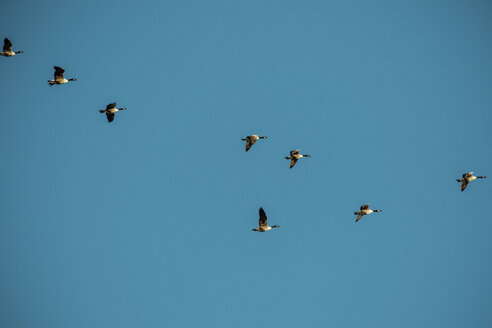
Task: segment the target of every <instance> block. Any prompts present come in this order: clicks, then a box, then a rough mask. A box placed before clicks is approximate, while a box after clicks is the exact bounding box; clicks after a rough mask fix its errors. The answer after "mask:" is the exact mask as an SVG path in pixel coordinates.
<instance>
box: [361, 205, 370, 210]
mask: <svg viewBox="0 0 492 328" xmlns="http://www.w3.org/2000/svg"><path fill="white" fill-rule="evenodd" d="M367 209H369V203H367V204H366V205H362V206H361V207H360V210H361V211H362V210H367Z"/></svg>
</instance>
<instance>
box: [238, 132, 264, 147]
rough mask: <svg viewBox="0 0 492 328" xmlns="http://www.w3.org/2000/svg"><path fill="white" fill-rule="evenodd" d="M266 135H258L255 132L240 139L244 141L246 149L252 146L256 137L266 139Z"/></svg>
mask: <svg viewBox="0 0 492 328" xmlns="http://www.w3.org/2000/svg"><path fill="white" fill-rule="evenodd" d="M266 138H268V137H258V135H257V134H252V135H250V136H247V137H246V138H243V139H241V140H242V141H246V151H248V150H249V149H250V148H251V146H253V145H254V144H255V142H256V140H258V139H266Z"/></svg>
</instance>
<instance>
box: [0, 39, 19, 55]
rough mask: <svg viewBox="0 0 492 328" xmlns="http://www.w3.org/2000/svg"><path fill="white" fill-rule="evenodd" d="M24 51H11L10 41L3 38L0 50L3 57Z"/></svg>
mask: <svg viewBox="0 0 492 328" xmlns="http://www.w3.org/2000/svg"><path fill="white" fill-rule="evenodd" d="M22 53H24V51H22V50H21V51H12V42H10V40H9V39H7V38H5V39H3V49H2V52H0V55H2V56H4V57H12V56H15V55H17V54H22Z"/></svg>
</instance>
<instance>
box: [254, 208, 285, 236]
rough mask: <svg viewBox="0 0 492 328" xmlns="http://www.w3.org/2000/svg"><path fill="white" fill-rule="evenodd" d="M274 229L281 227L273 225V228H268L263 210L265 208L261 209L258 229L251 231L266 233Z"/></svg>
mask: <svg viewBox="0 0 492 328" xmlns="http://www.w3.org/2000/svg"><path fill="white" fill-rule="evenodd" d="M272 228H279V226H278V225H273V226H271V227H270V226H268V224H267V216H266V213H265V211H264V210H263V207H260V222H259V224H258V228H254V229H251V230H253V231H258V232H265V231H268V230H272Z"/></svg>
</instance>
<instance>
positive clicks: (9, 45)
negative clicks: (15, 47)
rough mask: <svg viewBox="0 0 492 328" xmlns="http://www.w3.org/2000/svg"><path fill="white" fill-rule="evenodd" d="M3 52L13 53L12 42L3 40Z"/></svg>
mask: <svg viewBox="0 0 492 328" xmlns="http://www.w3.org/2000/svg"><path fill="white" fill-rule="evenodd" d="M3 51H4V52H10V51H12V42H10V40H9V39H7V38H5V39H3Z"/></svg>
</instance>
